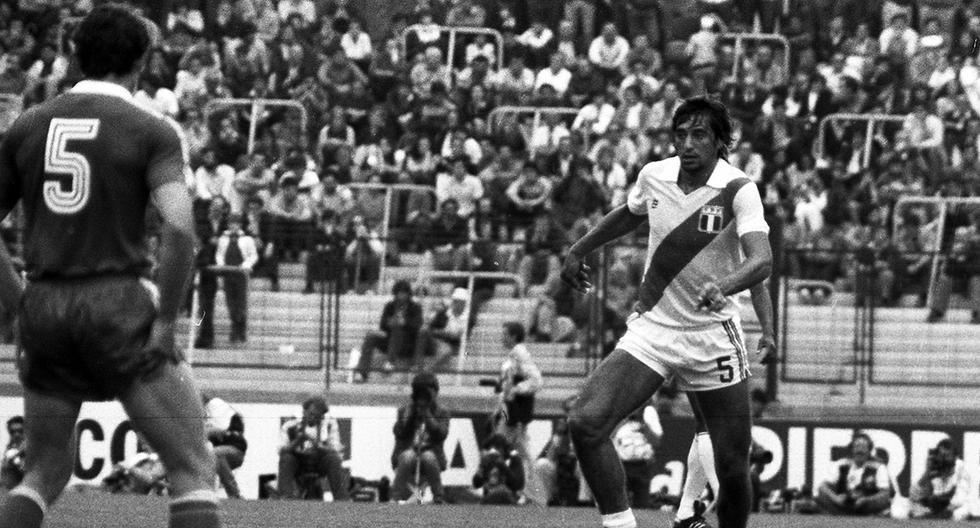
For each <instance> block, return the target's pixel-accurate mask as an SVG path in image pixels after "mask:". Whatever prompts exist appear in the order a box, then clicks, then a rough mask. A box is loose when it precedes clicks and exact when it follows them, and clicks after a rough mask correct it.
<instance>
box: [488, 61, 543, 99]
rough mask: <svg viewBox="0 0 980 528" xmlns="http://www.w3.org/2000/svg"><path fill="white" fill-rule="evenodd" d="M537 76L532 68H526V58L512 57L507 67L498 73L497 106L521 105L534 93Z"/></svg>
mask: <svg viewBox="0 0 980 528" xmlns="http://www.w3.org/2000/svg"><path fill="white" fill-rule="evenodd" d="M534 83H535V76H534V72H533V71H531V69H530V68H527V67H525V66H524V57H522V56H520V55H514V56H511V57H510V59H509V61H508V63H507V67H506V68H503V69H501V70H500V71H498V72H497V75H496V79H495V82H494V87H495V88H496V90H497V97H498V100H497V104H498V105H502V104H503V105H506V104H521V103H522V102H525V101H527V99H528V98H530V96H531V94H532V93H533V92H534Z"/></svg>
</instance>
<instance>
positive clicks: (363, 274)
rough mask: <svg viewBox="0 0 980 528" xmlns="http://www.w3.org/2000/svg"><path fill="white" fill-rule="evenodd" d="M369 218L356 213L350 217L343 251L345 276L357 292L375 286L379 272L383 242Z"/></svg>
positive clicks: (362, 291)
mask: <svg viewBox="0 0 980 528" xmlns="http://www.w3.org/2000/svg"><path fill="white" fill-rule="evenodd" d="M375 226H376V224H374V223H373V222H372V221H371V220H369V219H368V218H367V217H365V216H363V215H360V214H356V215H354V216H353V217H351V219H350V228H349V229H348V231H349V233H350V237H351V240H350V242H349V243H348V244H347V248H346V250H345V252H344V263H345V264H346V266H347V277H348V278H350V280H351V283H352V286H353V288H354V290H355V291H356V292H357V293H360V294H363V293H366V292H368V291H370V290H372V289H374V288H375V286H376V284H375V283H376V282H377V280H378V278H379V274H380V272H381V257H382V253H384V242H382V241H381V235H380V234H379V233H378V230H377V228H376V227H375Z"/></svg>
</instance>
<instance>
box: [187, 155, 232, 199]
mask: <svg viewBox="0 0 980 528" xmlns="http://www.w3.org/2000/svg"><path fill="white" fill-rule="evenodd" d="M234 180H235V169H233V168H231V166H229V165H225V164H224V163H220V164H219V163H218V160H217V158H216V155H215V152H214V149H213V148H211V147H207V148H205V149H204V150H202V151H201V166H200V167H198V168H197V170H196V171H194V198H195V199H196V200H204V201H210V200H211V199H212V198H214V197H215V196H220V197H222V198H224V199H225V201H226V202H229V203H230V202H231V201H232V199H233V194H234V188H233V183H234Z"/></svg>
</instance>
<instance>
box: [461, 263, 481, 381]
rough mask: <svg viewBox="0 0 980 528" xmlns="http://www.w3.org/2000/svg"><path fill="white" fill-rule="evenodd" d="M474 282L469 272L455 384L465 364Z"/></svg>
mask: <svg viewBox="0 0 980 528" xmlns="http://www.w3.org/2000/svg"><path fill="white" fill-rule="evenodd" d="M475 282H476V280H475V278H474V277H473V274H472V273H471V274H470V276H469V278H468V279H467V280H466V292H467V293H468V295H467V297H468V300H467V301H466V309H465V310H463V321H465V324H466V330H465V331H464V332H463V335H462V336H460V338H459V360H458V361H457V362H456V386H457V387H458V386H460V385H462V384H463V368H464V366H465V364H466V346H467V345H468V344H469V337H470V327H469V324H470V310H472V309H473V285H474V283H475Z"/></svg>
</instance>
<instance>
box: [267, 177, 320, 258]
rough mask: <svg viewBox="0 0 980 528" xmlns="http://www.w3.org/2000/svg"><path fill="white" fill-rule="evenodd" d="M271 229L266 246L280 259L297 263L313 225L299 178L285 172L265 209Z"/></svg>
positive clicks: (310, 208) (311, 211)
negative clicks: (268, 245)
mask: <svg viewBox="0 0 980 528" xmlns="http://www.w3.org/2000/svg"><path fill="white" fill-rule="evenodd" d="M266 211H268V213H269V216H270V221H271V223H272V225H271V226H270V233H269V240H268V243H269V244H271V245H272V247H273V248H274V250H275V251H276V252H277V253H278V255H279V256H280V257H284V258H288V259H290V260H293V261H296V260H298V259H299V258H300V253H301V252H302V251H303V250H304V249H305V246H306V238H307V236H308V235H309V228H310V226H311V225H312V221H313V208H312V207H311V206H310V197H309V196H307V195H306V194H301V193H300V192H299V178H298V177H296V175H295V174H293V173H292V172H286V173H285V174H283V175H282V177H280V178H279V189H278V191H277V192H276V194H275V195H273V196H272V199H271V200H270V201H269V203H268V205H267V206H266Z"/></svg>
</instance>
